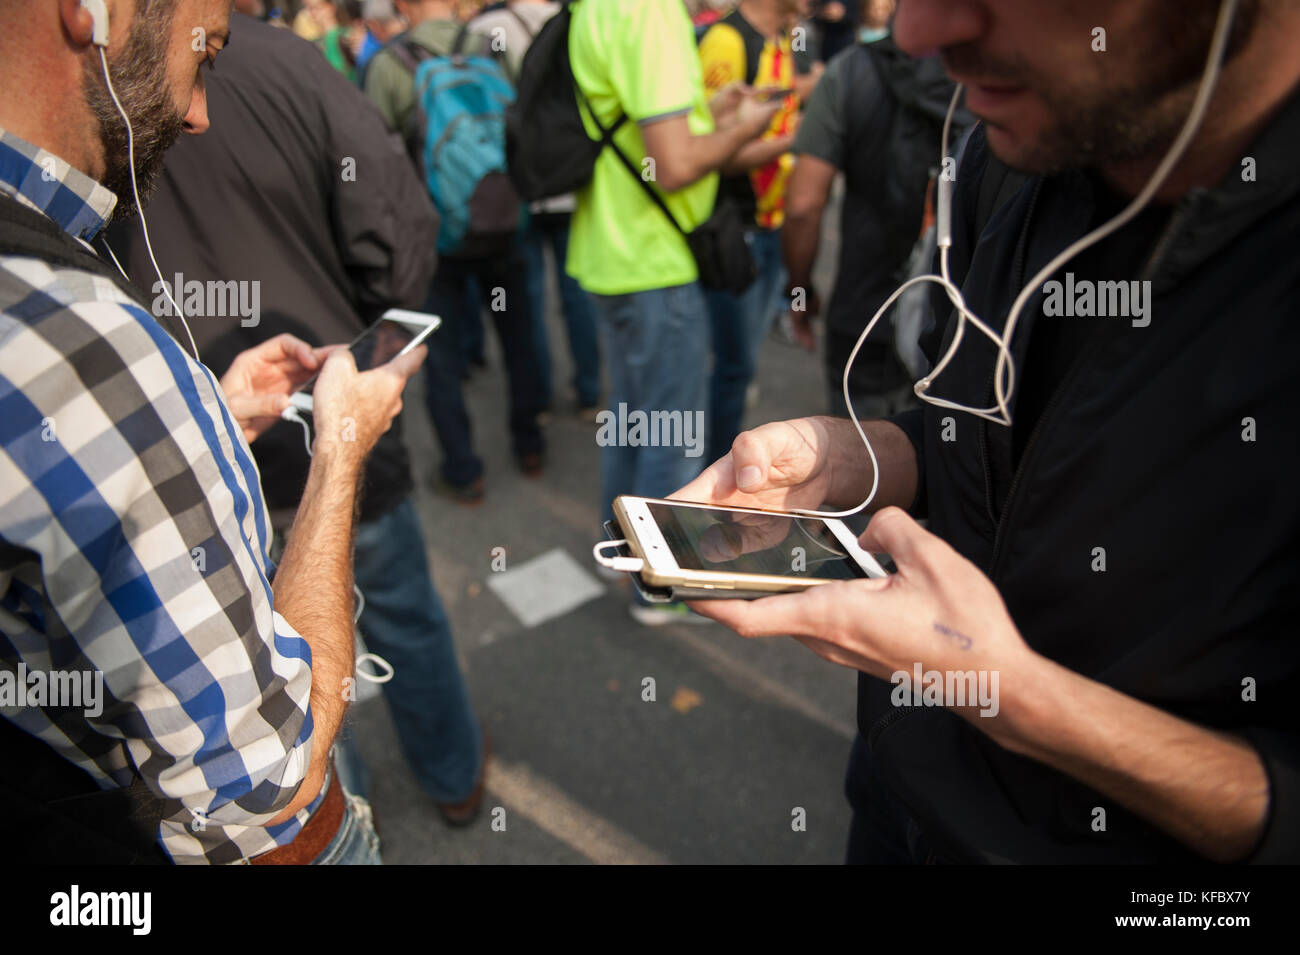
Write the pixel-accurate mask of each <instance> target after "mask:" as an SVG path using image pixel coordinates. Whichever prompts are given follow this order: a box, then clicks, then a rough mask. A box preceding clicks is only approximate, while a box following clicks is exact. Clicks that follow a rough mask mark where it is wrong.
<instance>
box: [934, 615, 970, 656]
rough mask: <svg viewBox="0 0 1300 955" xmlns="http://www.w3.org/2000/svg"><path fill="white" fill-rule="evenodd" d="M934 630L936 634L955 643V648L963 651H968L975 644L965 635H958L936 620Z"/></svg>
mask: <svg viewBox="0 0 1300 955" xmlns="http://www.w3.org/2000/svg"><path fill="white" fill-rule="evenodd" d="M934 629H935V631H936V632H938V633H942V634H943V635H944V636H945V637H947V638H948V639H949V640H953V641H956V643H957V646H959V647H961V648H962V649H963V650H969V649H970V648H971V646H972V645H973V644H974V643H975V641H974V640H972V639H971V638H970V637H968V636H966V634H964V633H958V632H957V631H956V630H954V629H952V628H951V627H947V626H944V625H943V624H941V623H940V622H939V621H938V620H936V621H935V622H934Z"/></svg>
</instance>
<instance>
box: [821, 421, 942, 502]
mask: <svg viewBox="0 0 1300 955" xmlns="http://www.w3.org/2000/svg"><path fill="white" fill-rule="evenodd" d="M811 421H812V423H813V426H814V427H815V428H817V429H818V431H819V433H820V434H821V435H822V438H821V440H822V441H824V442H825V444H824V447H825V448H826V455H827V456H826V465H825V466H826V469H827V471H826V473H827V475H828V478H829V490H828V492H827V495H826V500H825V502H824V503H825V504H826V505H827V506H829V507H831V508H833V509H835V510H846V509H848V508H851V507H857V505H859V504H861V503H862V501H863V500H864V499H865V498H866V496H867V494H868V493H869V492H870V491H871V481H872V474H873V468H872V465H871V457H870V456H869V455H868V454H867V448H866V445H864V444H863V443H862V438H861V437H860V436H859V435H858V432H857V429H856V428H854V427H853V422H852V421H850V420H849V419H847V418H832V417H817V418H813V419H811ZM862 430H863V431H864V432H866V435H867V439H868V440H869V441H870V442H871V447H872V450H874V451H875V453H876V461H877V462H878V464H879V466H880V486H879V487H878V488H877V489H876V496H875V497H874V498H873V499H872V502H871V507H870V508H869V510H870V511H872V512H874V511H878V510H879V509H880V508H882V507H889V506H891V505H893V506H895V507H901V508H907V507H908V506H909V505H910V504H911V503H912V501H913V499H914V498H915V497H916V482H917V474H918V471H917V463H916V449H915V448H913V447H912V442H911V440H909V439H908V437H907V435H906V434H905V433H904V432H903V430H902V429H901V428H899V427H898V426H897V425H896V424H894V423H892V422H890V421H884V420H873V421H864V422H863V423H862Z"/></svg>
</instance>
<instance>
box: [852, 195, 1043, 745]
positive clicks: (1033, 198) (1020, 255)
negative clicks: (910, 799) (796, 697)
mask: <svg viewBox="0 0 1300 955" xmlns="http://www.w3.org/2000/svg"><path fill="white" fill-rule="evenodd" d="M1042 190H1043V180H1042V179H1039V180H1038V182H1036V183H1035V184H1034V191H1033V193H1031V194H1030V197H1029V208H1028V209H1027V210H1026V211H1025V224H1024V226H1022V228H1021V237H1020V238H1019V239H1018V240H1017V243H1016V255H1015V259H1014V260H1013V262H1012V269H1011V273H1012V275H1014V276H1016V280H1017V285H1018V286H1019V287H1021V288H1023V286H1024V283H1025V246H1026V245H1027V244H1028V241H1029V240H1028V229H1029V223H1030V222H1031V221H1032V220H1033V216H1034V209H1035V208H1036V207H1037V206H1038V197H1039V194H1040V193H1041V192H1042ZM978 241H979V237H978V236H977V237H976V242H977V244H978ZM972 257H973V256H972ZM1017 294H1019V293H1017ZM996 374H997V365H994V366H993V368H992V369H990V371H989V377H988V381H987V382H986V383H985V386H984V393H985V394H986V395H992V394H993V378H994V376H995V375H996ZM1045 416H1046V415H1044V417H1045ZM979 422H980V433H979V448H980V465H981V466H982V467H983V469H984V501H985V506H986V508H987V509H988V514H989V521H990V523H992V524H994V526H995V528H997V529H996V530H995V531H994V544H993V547H994V553H996V551H997V534H998V531H999V530H1000V529H1001V522H1000V521H999V520H998V517H997V514H995V513H994V509H993V476H992V473H991V472H990V468H989V461H988V454H987V451H986V445H987V443H988V426H989V423H988V422H987V421H985V420H984V419H982V418H981V419H979ZM1039 423H1040V424H1041V423H1042V419H1041V418H1040V420H1039ZM1035 431H1037V428H1035ZM1032 441H1033V436H1032V435H1031V436H1030V442H1031V443H1032ZM1028 452H1029V448H1028V447H1026V448H1025V454H1026V456H1027V455H1028ZM1021 463H1022V464H1023V463H1024V461H1023V459H1022V461H1021ZM1012 487H1013V488H1014V487H1015V479H1014V478H1013V479H1012ZM1010 501H1011V497H1010V493H1009V492H1008V495H1007V503H1008V504H1010ZM1004 513H1005V508H1004ZM917 709H919V707H915V706H900V707H898V708H897V709H895V710H892V711H890V712H889V713H886V714H885V715H884V716H882V717H881V718H880V719H878V720H876V722H875V723H874V724H872V726H871V730H870V732H869V734H868V736H867V746H868V748H869V749H874V748H875V745H876V741H877V740H878V739H879V738H880V736H881V734H882V733H884V732H885V730H887V729H889V727H891V726H893V725H894V724H895V723H896V722H898V721H899V720H901V719H902V718H903V717H905V716H908V715H909V714H911V713H912V712H913V711H914V710H917Z"/></svg>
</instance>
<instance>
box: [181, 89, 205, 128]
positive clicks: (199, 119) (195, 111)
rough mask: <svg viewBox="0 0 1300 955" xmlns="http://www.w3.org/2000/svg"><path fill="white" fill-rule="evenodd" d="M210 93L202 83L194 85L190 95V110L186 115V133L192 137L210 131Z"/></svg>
mask: <svg viewBox="0 0 1300 955" xmlns="http://www.w3.org/2000/svg"><path fill="white" fill-rule="evenodd" d="M208 125H209V124H208V93H207V90H205V89H204V88H203V84H202V83H196V84H195V85H194V92H193V93H191V94H190V108H189V111H188V112H186V114H185V132H187V133H189V134H190V135H192V136H197V135H199V134H200V133H206V132H207V131H208Z"/></svg>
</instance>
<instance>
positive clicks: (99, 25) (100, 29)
mask: <svg viewBox="0 0 1300 955" xmlns="http://www.w3.org/2000/svg"><path fill="white" fill-rule="evenodd" d="M81 6H82V7H83V8H84V9H85V10H87V11H89V13H90V22H91V25H92V26H91V31H90V42H91V43H92V44H93V45H94V46H96V47H98V48H99V63H100V66H102V67H103V69H104V85H105V86H107V87H108V95H109V96H111V97H112V98H113V105H114V106H116V107H117V111H118V113H119V114H121V116H122V122H124V123H126V158H127V163H128V164H129V165H130V167H131V193H132V195H134V197H135V208H136V212H137V213H138V214H139V216H140V230H141V232H142V233H143V234H144V247H145V250H146V251H147V252H148V253H149V262H150V264H151V265H153V270H154V274H155V275H157V276H158V283H159V286H160V287H161V288H162V291H163V294H164V295H166V296H167V301H168V302H169V303H170V304H171V307H172V309H173V310H174V311H175V313H176V315H177V316H178V317H179V318H180V320H181V325H182V326H183V327H184V329H185V334H186V335H187V336H189V339H190V351H191V352H192V353H193V354H194V360H195V361H198V360H199V346H198V345H196V344H195V343H194V333H193V332H191V331H190V325H189V322H187V321H185V312H184V311H182V310H181V307H180V306H179V305H177V304H176V299H174V298H173V297H172V293H171V290H170V289H168V287H167V283H166V282H165V281H163V277H162V269H160V268H158V260H157V259H156V258H155V257H154V254H153V244H152V243H151V242H150V241H149V224H148V223H147V222H146V221H145V218H144V206H143V205H142V204H141V202H140V188H139V186H138V185H137V184H136V181H135V131H134V130H133V129H132V128H131V118H130V117H129V116H127V115H126V110H125V109H123V108H122V102H121V100H119V99H118V98H117V91H116V90H115V89H113V80H112V78H111V77H110V76H109V75H108V57H107V56H106V55H105V53H104V51H105V50H107V49H108V7H107V6H106V5H105V3H104V0H81ZM104 248H105V249H107V250H108V254H109V257H110V258H112V260H113V264H114V265H116V266H117V270H118V271H119V272H121V273H122V278H124V279H126V280H127V281H128V282H129V281H131V279H130V277H129V276H128V275H127V274H126V269H124V268H122V263H121V262H119V261H118V260H117V256H116V255H114V254H113V250H112V249H111V248H109V245H108V243H107V242H105V243H104Z"/></svg>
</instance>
